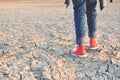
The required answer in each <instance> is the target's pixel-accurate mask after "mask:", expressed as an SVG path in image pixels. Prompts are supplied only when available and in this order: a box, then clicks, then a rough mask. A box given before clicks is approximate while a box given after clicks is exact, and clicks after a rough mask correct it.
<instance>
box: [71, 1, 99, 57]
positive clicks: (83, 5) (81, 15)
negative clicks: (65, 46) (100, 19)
mask: <svg viewBox="0 0 120 80" xmlns="http://www.w3.org/2000/svg"><path fill="white" fill-rule="evenodd" d="M72 2H73V10H74V23H75V34H76V44H77V47H76V48H75V49H73V51H72V54H73V55H75V56H79V57H86V56H87V53H86V50H85V45H84V37H85V17H86V16H87V25H88V36H89V38H90V39H89V43H90V49H97V48H98V47H99V43H98V42H97V40H96V31H97V27H96V23H97V20H96V18H97V12H96V5H97V0H72Z"/></svg>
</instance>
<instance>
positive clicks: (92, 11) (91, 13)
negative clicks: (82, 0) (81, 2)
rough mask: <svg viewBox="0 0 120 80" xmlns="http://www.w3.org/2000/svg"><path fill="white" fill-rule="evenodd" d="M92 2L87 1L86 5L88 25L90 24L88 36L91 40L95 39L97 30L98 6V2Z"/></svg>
mask: <svg viewBox="0 0 120 80" xmlns="http://www.w3.org/2000/svg"><path fill="white" fill-rule="evenodd" d="M89 1H90V0H86V5H87V13H86V14H87V23H88V30H89V32H88V35H89V37H90V38H95V37H96V35H95V32H96V30H97V28H96V17H97V13H96V5H97V0H95V1H93V2H89Z"/></svg>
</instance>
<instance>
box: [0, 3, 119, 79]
mask: <svg viewBox="0 0 120 80" xmlns="http://www.w3.org/2000/svg"><path fill="white" fill-rule="evenodd" d="M119 8H120V4H119V3H111V4H110V3H109V4H108V5H107V6H106V8H105V9H104V10H103V11H102V12H99V13H98V25H97V26H98V36H97V37H98V41H99V43H100V45H101V46H100V47H99V49H97V50H90V49H89V45H88V43H89V41H88V40H89V39H88V37H87V34H86V37H85V38H86V41H85V44H86V50H87V53H88V55H89V56H88V57H87V58H78V57H73V56H72V55H71V54H70V52H71V50H72V49H73V48H74V45H75V43H74V42H75V39H74V38H75V35H74V23H73V10H72V7H70V8H69V9H65V5H64V4H61V3H60V4H59V3H57V5H54V4H48V3H46V4H42V3H34V4H32V3H0V80H120V10H119ZM86 30H87V28H86Z"/></svg>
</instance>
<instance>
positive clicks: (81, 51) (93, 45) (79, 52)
mask: <svg viewBox="0 0 120 80" xmlns="http://www.w3.org/2000/svg"><path fill="white" fill-rule="evenodd" d="M98 47H99V44H98V42H97V41H96V39H95V38H90V49H97V48H98ZM72 54H73V55H74V56H79V57H86V56H87V54H86V50H85V46H84V44H80V45H78V46H77V47H76V48H75V49H74V50H73V51H72Z"/></svg>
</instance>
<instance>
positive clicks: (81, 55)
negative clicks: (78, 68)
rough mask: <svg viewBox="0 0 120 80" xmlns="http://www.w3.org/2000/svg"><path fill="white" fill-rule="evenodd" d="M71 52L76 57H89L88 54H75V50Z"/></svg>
mask: <svg viewBox="0 0 120 80" xmlns="http://www.w3.org/2000/svg"><path fill="white" fill-rule="evenodd" d="M71 54H72V55H73V56H75V57H81V58H85V57H87V54H85V55H76V54H74V53H73V52H71Z"/></svg>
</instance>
